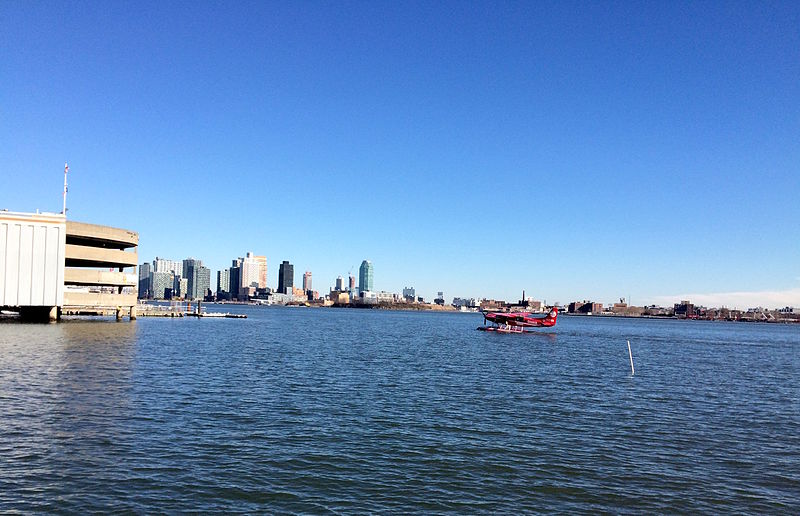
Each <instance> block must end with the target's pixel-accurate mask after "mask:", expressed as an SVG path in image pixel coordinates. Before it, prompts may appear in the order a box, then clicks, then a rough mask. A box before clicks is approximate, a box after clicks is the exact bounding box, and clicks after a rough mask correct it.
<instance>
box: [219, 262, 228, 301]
mask: <svg viewBox="0 0 800 516" xmlns="http://www.w3.org/2000/svg"><path fill="white" fill-rule="evenodd" d="M230 295H231V271H230V269H222V270H219V271H217V297H218V298H220V299H228V298H229V297H230Z"/></svg>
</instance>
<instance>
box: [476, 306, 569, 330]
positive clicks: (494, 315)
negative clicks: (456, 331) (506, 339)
mask: <svg viewBox="0 0 800 516" xmlns="http://www.w3.org/2000/svg"><path fill="white" fill-rule="evenodd" d="M556 319H558V308H556V307H553V308H551V309H550V311H549V312H547V313H542V314H538V313H531V312H483V324H484V325H483V326H478V329H479V330H481V331H496V332H498V333H527V332H529V331H530V330H529V329H530V328H542V327H544V328H549V327H550V326H555V325H556ZM487 323H491V324H487Z"/></svg>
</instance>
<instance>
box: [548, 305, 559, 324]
mask: <svg viewBox="0 0 800 516" xmlns="http://www.w3.org/2000/svg"><path fill="white" fill-rule="evenodd" d="M557 318H558V308H556V307H555V306H554V307H553V308H551V309H550V311H549V312H548V313H547V317H545V320H547V321H553V322H555V320H556V319H557Z"/></svg>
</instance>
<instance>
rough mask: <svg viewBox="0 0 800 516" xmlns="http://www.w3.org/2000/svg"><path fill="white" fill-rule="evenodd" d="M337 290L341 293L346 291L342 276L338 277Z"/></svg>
mask: <svg viewBox="0 0 800 516" xmlns="http://www.w3.org/2000/svg"><path fill="white" fill-rule="evenodd" d="M336 290H338V291H340V292H343V291H344V279H343V278H342V277H341V276H337V277H336Z"/></svg>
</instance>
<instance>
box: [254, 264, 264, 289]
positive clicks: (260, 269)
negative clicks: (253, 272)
mask: <svg viewBox="0 0 800 516" xmlns="http://www.w3.org/2000/svg"><path fill="white" fill-rule="evenodd" d="M253 258H255V260H256V262H258V288H267V257H266V256H253Z"/></svg>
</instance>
